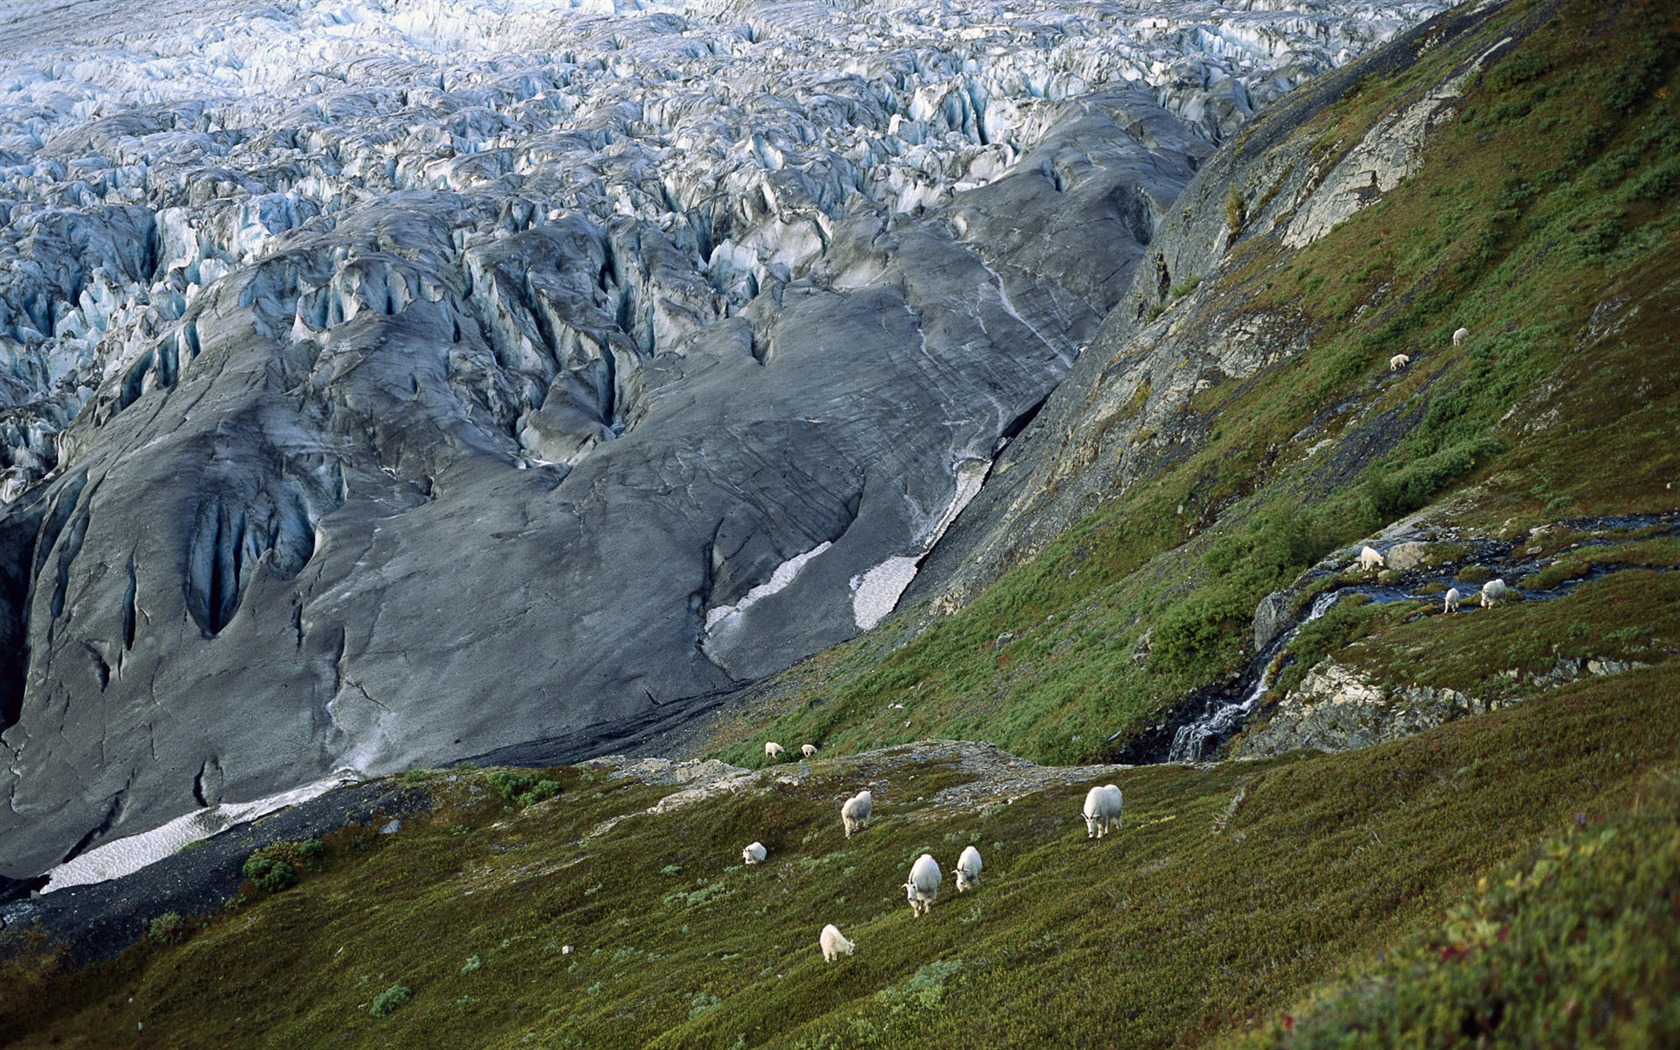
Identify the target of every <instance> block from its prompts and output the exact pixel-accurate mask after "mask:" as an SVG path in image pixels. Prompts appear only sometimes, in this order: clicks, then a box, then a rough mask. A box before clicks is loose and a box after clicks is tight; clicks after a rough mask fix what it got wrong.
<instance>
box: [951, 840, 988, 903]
mask: <svg viewBox="0 0 1680 1050" xmlns="http://www.w3.org/2000/svg"><path fill="white" fill-rule="evenodd" d="M983 867H985V865H983V864H981V863H980V851H979V850H977V849H975V848H974V847H973V846H969V847H967V848H965V849H964V850H963V851H962V856H960V857H958V858H957V867H956V869H955V870H956V874H957V892H958V893H961V892H963V891H964V890H966V889H969V888H970V887H972V886H978V885H980V869H981V868H983Z"/></svg>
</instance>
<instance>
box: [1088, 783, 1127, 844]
mask: <svg viewBox="0 0 1680 1050" xmlns="http://www.w3.org/2000/svg"><path fill="white" fill-rule="evenodd" d="M1124 806H1125V798H1124V797H1123V796H1122V795H1121V794H1120V788H1119V787H1117V786H1116V785H1114V784H1103V785H1101V786H1100V787H1094V788H1092V789H1091V790H1090V791H1087V792H1086V793H1085V808H1084V810H1083V812H1084V814H1085V837H1086V838H1088V839H1100V838H1102V837H1103V833H1104V832H1106V831H1113V830H1115V829H1116V828H1118V827H1119V826H1120V814H1121V810H1122V809H1123V808H1124Z"/></svg>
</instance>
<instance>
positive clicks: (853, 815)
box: [840, 791, 874, 838]
mask: <svg viewBox="0 0 1680 1050" xmlns="http://www.w3.org/2000/svg"><path fill="white" fill-rule="evenodd" d="M873 808H874V800H873V799H871V798H870V797H869V792H867V791H859V792H858V793H857V794H855V795H853V796H852V797H851V798H849V799H847V800H846V802H845V804H844V805H842V806H841V807H840V822H841V823H842V824H844V825H846V837H847V838H851V837H852V832H854V831H861V830H862V829H864V828H866V827H868V826H869V812H870V810H872V809H873Z"/></svg>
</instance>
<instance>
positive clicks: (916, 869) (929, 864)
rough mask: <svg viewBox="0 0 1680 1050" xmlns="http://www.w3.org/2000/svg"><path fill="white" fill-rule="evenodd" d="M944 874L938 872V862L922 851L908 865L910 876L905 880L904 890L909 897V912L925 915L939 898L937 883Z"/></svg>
mask: <svg viewBox="0 0 1680 1050" xmlns="http://www.w3.org/2000/svg"><path fill="white" fill-rule="evenodd" d="M944 879H945V876H943V875H941V874H940V873H939V862H938V861H936V860H934V859H933V857H932V856H931V855H930V854H927V853H924V854H922V855H921V856H920V857H917V858H916V863H914V864H912V865H911V866H910V878H909V879H907V880H905V883H904V892H905V894H906V895H907V896H908V897H909V898H910V913H911V914H912V915H926V914H927V913H928V912H930V911H932V910H933V902H934V901H935V900H938V899H939V884H940V883H941V882H942V881H944Z"/></svg>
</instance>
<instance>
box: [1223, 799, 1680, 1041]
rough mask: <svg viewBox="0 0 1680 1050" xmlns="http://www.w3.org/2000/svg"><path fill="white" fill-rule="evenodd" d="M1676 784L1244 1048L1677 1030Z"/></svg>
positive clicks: (1556, 845)
mask: <svg viewBox="0 0 1680 1050" xmlns="http://www.w3.org/2000/svg"><path fill="white" fill-rule="evenodd" d="M1677 791H1680V781H1677V780H1676V779H1675V777H1674V775H1673V773H1672V772H1671V773H1670V774H1668V776H1666V777H1665V778H1663V779H1661V780H1659V781H1658V783H1657V784H1656V785H1655V787H1654V792H1655V793H1656V794H1657V795H1658V796H1659V798H1661V800H1662V801H1661V803H1660V804H1659V805H1656V806H1651V807H1649V808H1641V809H1639V810H1638V811H1636V812H1632V813H1621V814H1616V815H1615V816H1613V817H1612V818H1610V819H1609V820H1604V819H1603V818H1602V817H1589V816H1588V815H1587V814H1585V813H1583V814H1580V815H1579V817H1578V818H1577V819H1578V823H1579V824H1580V827H1579V828H1578V829H1575V830H1572V831H1571V832H1570V833H1569V834H1567V835H1563V836H1560V837H1558V838H1555V839H1552V840H1551V841H1549V842H1547V843H1546V844H1545V845H1544V846H1542V847H1540V848H1539V849H1537V850H1535V851H1534V852H1533V853H1531V854H1530V855H1529V856H1528V857H1527V858H1525V859H1524V860H1523V861H1522V862H1520V863H1518V864H1515V865H1512V866H1511V867H1509V868H1507V869H1506V870H1505V871H1502V872H1500V873H1497V874H1495V875H1494V876H1493V877H1492V878H1491V879H1490V878H1488V877H1487V876H1483V877H1482V878H1480V879H1478V880H1477V883H1476V890H1475V892H1474V893H1473V894H1470V895H1468V896H1467V897H1466V898H1465V899H1464V900H1463V901H1462V902H1461V903H1459V904H1457V905H1455V906H1454V907H1453V908H1451V909H1450V910H1449V911H1448V913H1447V916H1446V920H1445V921H1444V922H1443V923H1442V924H1440V925H1439V926H1437V927H1434V928H1432V929H1430V930H1428V931H1427V932H1424V933H1422V934H1417V935H1414V936H1412V937H1411V938H1409V939H1408V940H1407V942H1406V943H1405V945H1404V946H1402V947H1401V948H1400V949H1399V950H1397V951H1394V952H1391V953H1388V954H1387V955H1386V956H1385V957H1384V958H1383V960H1382V961H1381V962H1380V963H1378V964H1376V965H1374V966H1370V967H1368V968H1363V969H1361V970H1359V971H1357V972H1356V973H1355V974H1353V975H1350V978H1349V980H1348V982H1347V984H1346V985H1345V986H1341V987H1338V988H1336V989H1335V990H1334V991H1332V992H1330V993H1328V994H1324V995H1322V996H1321V997H1319V998H1318V999H1317V1000H1315V1001H1313V1002H1311V1003H1309V1004H1307V1005H1305V1006H1303V1007H1301V1008H1299V1009H1297V1010H1294V1011H1292V1012H1290V1013H1287V1014H1284V1015H1282V1016H1281V1017H1278V1018H1276V1019H1274V1020H1271V1021H1270V1022H1268V1024H1267V1025H1266V1028H1265V1031H1264V1033H1263V1034H1259V1035H1256V1036H1253V1037H1250V1038H1247V1039H1245V1040H1243V1042H1242V1045H1245V1046H1290V1047H1297V1048H1313V1047H1344V1046H1446V1045H1450V1044H1455V1043H1459V1042H1461V1041H1468V1040H1493V1041H1497V1043H1498V1044H1500V1045H1506V1046H1640V1045H1654V1044H1655V1043H1659V1042H1664V1041H1666V1039H1664V1038H1662V1037H1661V1035H1659V1033H1662V1034H1666V1036H1667V1038H1668V1039H1672V1038H1673V1036H1674V1034H1675V1033H1680V966H1676V965H1675V964H1676V961H1677V959H1676V955H1675V952H1676V951H1677V950H1680V883H1676V882H1675V878H1674V875H1675V872H1677V871H1680V819H1677V818H1680V804H1677V800H1676V793H1677Z"/></svg>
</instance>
